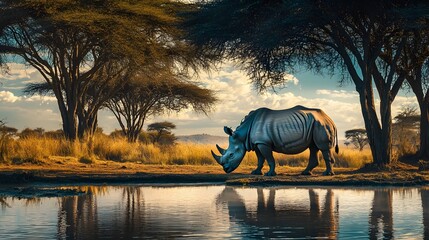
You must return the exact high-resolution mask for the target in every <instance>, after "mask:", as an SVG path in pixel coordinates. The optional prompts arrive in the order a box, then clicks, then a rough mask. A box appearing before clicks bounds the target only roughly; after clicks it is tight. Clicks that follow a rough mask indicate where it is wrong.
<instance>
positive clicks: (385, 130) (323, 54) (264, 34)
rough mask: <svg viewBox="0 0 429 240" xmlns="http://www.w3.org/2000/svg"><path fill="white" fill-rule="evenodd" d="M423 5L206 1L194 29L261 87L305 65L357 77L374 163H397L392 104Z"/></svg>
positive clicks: (204, 46)
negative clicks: (393, 156)
mask: <svg viewBox="0 0 429 240" xmlns="http://www.w3.org/2000/svg"><path fill="white" fill-rule="evenodd" d="M421 5H424V6H425V7H426V9H427V6H428V5H427V4H426V3H424V1H417V0H416V1H413V0H408V1H400V0H394V1H391V0H382V1H371V0H363V1H341V0H286V1H258V0H244V1H233V0H217V1H210V2H206V3H204V4H202V5H200V9H199V11H197V13H195V14H193V16H192V17H190V19H191V20H189V21H188V22H187V24H186V27H187V28H188V29H189V32H190V34H189V38H190V39H191V41H192V42H193V43H194V44H195V45H197V46H199V47H200V48H199V49H200V50H201V51H202V52H210V53H211V54H214V55H217V56H219V58H221V56H222V57H225V56H226V57H229V58H231V59H234V60H236V61H237V62H238V63H239V64H240V65H241V66H242V67H243V68H244V69H246V70H247V72H248V74H249V76H250V77H251V79H252V81H253V82H254V84H255V85H256V86H257V88H258V89H260V90H265V89H266V88H269V87H274V86H278V85H281V84H283V83H285V76H286V75H285V74H286V73H293V72H294V71H295V69H297V68H298V67H305V68H307V69H309V70H313V71H315V72H319V73H321V72H329V73H331V74H335V73H340V74H341V75H342V77H343V80H344V79H349V80H350V81H352V82H353V83H354V85H355V86H356V91H357V92H358V93H359V100H360V103H361V112H362V115H363V118H364V120H365V129H366V132H367V133H368V139H369V142H370V147H371V152H372V155H373V159H374V163H376V164H377V165H379V166H383V165H385V164H389V163H390V162H391V161H392V159H391V131H392V129H391V128H392V127H391V126H392V117H391V104H392V102H393V101H394V99H395V97H396V95H397V93H398V91H399V89H400V88H401V86H402V85H403V82H404V81H405V77H406V76H405V74H404V73H403V72H400V71H398V65H399V64H398V63H399V62H400V61H401V57H402V56H403V53H404V49H405V47H406V46H407V44H409V43H408V42H407V40H408V39H409V37H410V32H411V28H409V26H411V25H414V24H416V23H418V22H419V21H421V20H422V18H428V16H427V15H426V16H423V14H420V16H421V18H417V19H416V18H415V17H413V14H403V13H404V12H407V11H413V10H415V9H418V8H419V7H420V6H421ZM216 16H222V17H221V18H220V19H219V18H218V17H216ZM374 87H375V89H376V92H374V90H373V89H374ZM376 93H378V96H379V97H380V100H381V103H380V113H381V114H380V116H377V113H376V105H375V94H376Z"/></svg>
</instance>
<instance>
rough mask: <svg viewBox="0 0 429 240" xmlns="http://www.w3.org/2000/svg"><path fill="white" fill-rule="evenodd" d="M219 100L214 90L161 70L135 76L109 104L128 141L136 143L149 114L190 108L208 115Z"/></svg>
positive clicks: (108, 106) (107, 104)
mask: <svg viewBox="0 0 429 240" xmlns="http://www.w3.org/2000/svg"><path fill="white" fill-rule="evenodd" d="M154 77H155V78H156V79H153V78H154ZM216 101H217V99H216V97H215V96H214V93H213V91H211V90H208V89H205V88H202V87H200V86H198V85H197V84H196V83H192V82H186V81H184V80H182V79H181V78H180V77H179V76H174V75H171V74H170V73H168V74H162V73H158V74H154V75H151V76H147V75H142V74H136V75H133V76H131V79H129V81H128V82H127V83H126V84H125V85H124V86H122V87H121V88H120V89H119V90H118V91H117V92H116V94H115V95H114V96H113V97H112V98H110V99H109V100H108V101H107V102H106V103H105V106H106V107H107V108H108V109H110V110H111V111H112V112H113V114H114V115H115V117H116V119H117V120H118V122H119V125H120V126H121V129H122V131H123V133H124V135H126V136H127V138H128V140H129V141H131V142H134V141H136V140H137V139H138V136H139V134H140V132H141V130H142V128H143V125H144V123H145V120H146V119H147V118H148V117H150V116H156V115H159V114H161V113H166V112H170V111H176V112H179V111H181V110H183V109H186V108H188V107H192V108H193V110H194V111H196V112H200V113H206V114H207V112H208V111H210V109H211V108H212V106H213V104H214V103H216Z"/></svg>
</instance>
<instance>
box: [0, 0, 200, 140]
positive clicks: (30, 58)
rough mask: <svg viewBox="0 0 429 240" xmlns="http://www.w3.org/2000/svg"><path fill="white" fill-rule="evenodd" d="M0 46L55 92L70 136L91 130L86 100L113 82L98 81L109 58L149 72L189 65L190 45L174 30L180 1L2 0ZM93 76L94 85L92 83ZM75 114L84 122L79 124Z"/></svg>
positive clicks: (92, 108)
mask: <svg viewBox="0 0 429 240" xmlns="http://www.w3.org/2000/svg"><path fill="white" fill-rule="evenodd" d="M0 6H1V8H0V22H2V23H3V20H4V19H6V20H8V19H14V17H15V16H21V18H18V19H17V20H16V21H12V22H10V24H7V25H6V26H5V27H4V28H2V30H3V31H2V34H0V38H1V39H0V49H7V50H8V52H12V53H14V54H16V55H18V56H20V57H22V59H24V61H25V62H26V63H28V64H29V65H31V66H33V67H34V68H36V69H37V70H38V71H39V72H40V73H41V75H42V76H43V77H44V80H45V81H46V83H47V84H48V85H49V88H50V89H52V91H53V93H54V95H55V97H56V98H57V103H58V107H59V110H60V113H61V117H62V121H63V130H64V133H65V135H66V137H67V138H68V139H71V140H74V139H76V138H77V137H78V125H79V126H82V128H83V129H93V127H92V126H91V125H93V123H94V122H95V121H96V112H97V110H98V108H99V107H100V105H101V104H100V103H99V102H98V101H93V100H95V99H98V98H97V97H96V98H92V99H88V96H91V95H90V94H89V91H90V89H92V90H94V89H98V90H100V89H101V88H102V86H107V85H110V82H109V81H110V79H101V80H100V77H104V75H103V72H104V71H106V69H108V67H109V64H111V63H112V62H114V63H117V62H120V63H121V64H120V65H121V66H122V67H123V68H124V69H123V70H124V71H125V70H126V68H128V67H129V66H140V65H144V66H145V69H146V70H147V71H153V72H156V71H157V70H159V69H163V68H166V67H168V68H174V67H177V66H180V67H183V66H188V65H189V63H190V62H192V61H194V58H192V57H191V56H192V54H190V53H192V51H190V48H189V47H188V45H187V44H186V43H185V42H183V41H182V40H181V38H180V36H181V34H182V33H181V31H180V30H178V29H177V23H178V22H179V18H178V17H177V16H176V12H177V11H181V10H182V8H183V7H184V6H185V4H183V3H180V2H176V1H169V0H150V1H127V0H117V1H113V0H101V1H88V0H67V1H63V0H51V1H38V0H28V1H12V0H5V1H1V5H0ZM94 81H98V83H97V88H94V86H91V84H92V83H94ZM78 119H79V121H81V123H80V124H78Z"/></svg>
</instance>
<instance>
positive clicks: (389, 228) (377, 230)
mask: <svg viewBox="0 0 429 240" xmlns="http://www.w3.org/2000/svg"><path fill="white" fill-rule="evenodd" d="M392 195H393V193H392V189H385V190H383V189H376V190H374V200H373V201H372V208H371V213H370V216H369V237H370V239H380V238H383V239H392V238H393V215H392Z"/></svg>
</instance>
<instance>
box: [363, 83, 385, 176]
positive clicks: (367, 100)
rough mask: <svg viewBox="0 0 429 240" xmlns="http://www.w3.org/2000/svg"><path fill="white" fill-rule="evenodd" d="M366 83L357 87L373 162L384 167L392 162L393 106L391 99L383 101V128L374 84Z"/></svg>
mask: <svg viewBox="0 0 429 240" xmlns="http://www.w3.org/2000/svg"><path fill="white" fill-rule="evenodd" d="M366 85H368V86H366V87H364V86H362V87H361V88H357V90H358V92H359V100H360V103H361V104H360V105H361V111H362V116H363V118H364V122H365V129H366V132H367V136H368V141H369V145H370V148H371V154H372V158H373V163H374V164H375V165H377V166H378V167H381V168H382V167H384V166H385V165H387V164H390V163H391V138H390V136H391V121H392V120H391V117H390V111H391V110H390V109H391V106H390V104H389V101H387V102H383V104H382V105H383V107H382V111H383V112H384V114H383V115H384V117H383V118H382V123H383V128H382V127H381V126H380V123H379V121H378V118H377V113H376V111H375V104H374V101H373V99H374V97H373V91H372V84H371V83H366ZM389 120H390V121H389ZM389 123H390V125H389Z"/></svg>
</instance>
